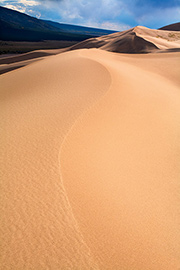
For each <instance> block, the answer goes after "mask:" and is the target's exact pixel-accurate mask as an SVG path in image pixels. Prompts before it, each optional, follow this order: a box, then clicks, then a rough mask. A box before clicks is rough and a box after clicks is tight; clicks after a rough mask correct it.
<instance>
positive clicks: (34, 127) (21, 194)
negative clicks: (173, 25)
mask: <svg viewBox="0 0 180 270" xmlns="http://www.w3.org/2000/svg"><path fill="white" fill-rule="evenodd" d="M179 42H180V37H179V32H173V31H164V30H151V29H148V28H145V27H140V26H138V27H135V28H133V29H130V30H128V31H123V32H120V33H115V34H111V35H108V36H104V37H100V38H93V39H89V40H87V41H85V42H82V43H79V44H78V45H76V46H72V47H69V48H66V49H63V50H50V51H48V50H47V51H34V52H30V53H28V54H27V53H26V54H22V55H18V56H11V57H5V58H4V57H3V58H2V59H0V71H1V72H2V73H3V72H4V74H2V75H1V76H0V111H1V113H0V123H1V124H0V129H1V137H0V148H1V157H2V164H1V177H0V185H1V189H0V198H1V199H0V213H1V214H0V243H1V255H0V270H47V269H48V270H90V269H91V270H178V269H179V268H180V257H179V250H180V223H179V212H180V195H179V179H180V169H179V164H180V140H179V138H180V91H179V89H180V76H179V74H180V52H176V50H178V49H179V47H180V43H179ZM85 48H86V49H85ZM87 48H88V49H87ZM114 52H125V53H114ZM127 52H128V53H129V54H127ZM158 52H161V53H158ZM8 69H9V70H8ZM7 71H9V72H7ZM5 72H6V73H5Z"/></svg>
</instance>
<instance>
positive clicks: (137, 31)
mask: <svg viewBox="0 0 180 270" xmlns="http://www.w3.org/2000/svg"><path fill="white" fill-rule="evenodd" d="M82 48H100V49H102V50H106V51H110V52H118V53H149V52H153V51H158V50H179V49H180V32H175V31H163V30H153V29H149V28H147V27H143V26H136V27H134V28H132V29H130V30H127V31H123V32H118V33H113V34H110V35H106V36H102V37H97V38H90V39H88V40H85V41H82V42H80V43H78V44H75V45H74V46H72V47H71V50H74V49H82Z"/></svg>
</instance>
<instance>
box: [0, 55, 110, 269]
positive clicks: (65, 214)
mask: <svg viewBox="0 0 180 270" xmlns="http://www.w3.org/2000/svg"><path fill="white" fill-rule="evenodd" d="M97 74H98V76H97ZM22 78H23V83H22ZM110 82H111V78H110V76H109V73H108V71H107V70H106V68H104V67H103V66H102V65H101V64H100V63H98V62H97V61H95V60H91V59H88V58H86V57H82V56H81V52H80V51H76V52H68V53H65V54H61V55H58V56H56V57H50V58H48V59H46V60H44V61H40V62H38V63H34V64H32V65H30V66H28V67H25V68H22V69H19V70H16V71H13V72H10V73H7V74H4V75H2V76H1V78H0V84H1V91H0V98H1V112H2V114H1V117H2V119H1V128H2V129H3V132H2V133H1V134H3V137H1V149H2V156H3V158H4V163H3V167H2V177H1V203H0V208H1V226H0V238H1V241H0V242H1V245H2V246H3V251H2V252H1V263H0V265H1V266H0V269H2V270H4V269H18V270H25V269H27V270H29V269H38V270H40V269H42V270H44V269H58V270H59V269H62V270H64V269H99V268H98V266H97V264H96V262H95V261H94V258H93V255H92V253H91V252H90V250H89V248H88V246H87V245H86V243H85V242H84V240H83V236H82V234H81V232H80V230H79V227H78V224H77V221H76V220H75V219H74V216H73V213H72V210H71V206H70V204H69V200H68V197H67V195H66V192H65V190H64V186H63V184H62V182H61V178H60V176H61V175H60V174H61V172H59V164H58V155H59V148H60V147H61V143H62V141H63V139H64V137H65V136H66V133H67V132H68V130H69V129H70V127H71V125H72V124H73V123H74V121H75V120H76V118H77V117H79V115H80V114H81V113H82V112H83V110H85V109H87V107H89V106H91V105H92V104H93V103H94V102H95V101H96V100H98V99H99V98H100V97H101V95H102V94H104V92H106V90H107V89H109V84H110Z"/></svg>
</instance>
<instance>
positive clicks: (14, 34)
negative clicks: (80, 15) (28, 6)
mask: <svg viewBox="0 0 180 270" xmlns="http://www.w3.org/2000/svg"><path fill="white" fill-rule="evenodd" d="M112 32H113V31H108V30H107V31H106V30H101V29H95V28H89V27H81V26H73V25H68V24H60V23H56V22H51V21H46V20H41V19H37V18H34V17H31V16H29V15H27V14H24V13H21V12H18V11H15V10H11V9H8V8H5V7H0V40H6V41H42V40H73V41H82V40H85V39H87V38H90V37H94V36H101V35H103V34H104V35H105V34H110V33H112Z"/></svg>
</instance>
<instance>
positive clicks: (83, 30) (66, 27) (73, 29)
mask: <svg viewBox="0 0 180 270" xmlns="http://www.w3.org/2000/svg"><path fill="white" fill-rule="evenodd" d="M42 21H43V22H45V23H48V24H49V25H51V26H54V27H56V28H58V29H60V30H61V31H64V32H67V33H74V34H83V35H91V36H103V35H109V34H112V33H115V32H117V31H111V30H104V29H98V28H92V27H85V26H79V25H72V24H64V23H57V22H53V21H47V20H42Z"/></svg>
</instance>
